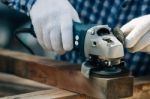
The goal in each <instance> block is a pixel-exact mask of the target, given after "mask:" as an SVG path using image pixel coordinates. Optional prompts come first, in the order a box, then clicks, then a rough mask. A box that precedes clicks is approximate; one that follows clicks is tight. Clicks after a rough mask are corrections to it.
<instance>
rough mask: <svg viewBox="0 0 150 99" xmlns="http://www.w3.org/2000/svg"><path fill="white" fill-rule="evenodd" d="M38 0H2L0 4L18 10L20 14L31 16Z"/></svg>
mask: <svg viewBox="0 0 150 99" xmlns="http://www.w3.org/2000/svg"><path fill="white" fill-rule="evenodd" d="M35 1H36V0H0V2H2V3H5V4H6V5H8V6H10V7H12V8H14V9H15V10H18V11H20V12H23V13H26V14H27V15H29V11H30V9H31V8H32V6H33V4H34V3H35Z"/></svg>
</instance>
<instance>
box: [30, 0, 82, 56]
mask: <svg viewBox="0 0 150 99" xmlns="http://www.w3.org/2000/svg"><path fill="white" fill-rule="evenodd" d="M30 16H31V20H32V24H33V26H34V31H35V33H36V36H37V39H38V42H39V43H40V45H41V46H42V47H43V48H45V49H48V50H51V51H52V50H53V51H55V52H57V53H60V54H62V53H64V52H66V51H70V50H71V49H72V48H73V31H72V26H73V21H76V22H79V21H80V20H79V17H78V14H77V12H76V11H75V9H74V8H73V7H72V6H71V4H70V3H69V2H68V0H37V1H36V2H35V4H34V5H33V7H32V9H31V11H30Z"/></svg>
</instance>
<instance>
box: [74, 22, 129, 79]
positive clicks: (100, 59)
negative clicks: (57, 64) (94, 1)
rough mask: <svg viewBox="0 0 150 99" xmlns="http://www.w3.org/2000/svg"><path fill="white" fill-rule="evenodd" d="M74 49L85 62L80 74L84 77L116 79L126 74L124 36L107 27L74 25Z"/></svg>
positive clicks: (117, 30)
mask: <svg viewBox="0 0 150 99" xmlns="http://www.w3.org/2000/svg"><path fill="white" fill-rule="evenodd" d="M73 33H74V34H73V37H74V49H75V50H77V51H79V52H80V54H81V56H82V57H85V58H86V59H87V60H86V61H85V62H84V63H83V64H82V67H81V72H82V73H83V75H84V76H85V77H88V78H89V77H90V75H93V76H99V77H116V76H120V75H124V74H127V73H128V71H127V69H125V68H124V61H123V57H124V48H123V45H124V36H123V33H122V32H121V30H120V29H119V28H115V29H111V28H110V27H109V26H108V25H97V24H96V25H95V24H81V23H74V28H73Z"/></svg>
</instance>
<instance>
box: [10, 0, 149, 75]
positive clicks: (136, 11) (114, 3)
mask: <svg viewBox="0 0 150 99" xmlns="http://www.w3.org/2000/svg"><path fill="white" fill-rule="evenodd" d="M34 2H35V0H10V3H9V5H10V6H13V7H14V8H15V9H17V10H19V11H21V12H25V13H27V14H28V12H29V11H30V9H31V7H32V5H33V4H34ZM45 2H46V1H45ZM70 3H71V4H72V5H73V7H74V8H75V9H76V10H77V12H78V14H79V16H80V19H81V20H82V22H83V23H98V24H108V25H109V26H110V27H115V26H122V25H123V24H125V23H127V22H129V21H130V20H131V19H133V18H135V17H139V16H142V15H146V14H150V0H70ZM39 13H40V11H39ZM56 59H58V60H64V61H70V62H72V63H81V62H82V61H84V59H81V58H80V55H79V53H78V52H75V51H72V52H68V53H67V54H65V55H62V56H59V55H58V56H57V57H56ZM125 62H126V67H127V68H129V69H130V70H131V71H132V72H133V74H134V75H136V76H138V75H147V74H150V55H149V54H147V53H129V52H128V51H127V50H126V49H125Z"/></svg>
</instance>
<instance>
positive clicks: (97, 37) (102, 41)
mask: <svg viewBox="0 0 150 99" xmlns="http://www.w3.org/2000/svg"><path fill="white" fill-rule="evenodd" d="M18 33H30V34H32V35H33V36H34V37H36V35H35V33H34V31H33V28H31V29H25V28H24V29H18V30H16V32H15V34H16V37H17V39H18V40H19V41H20V42H21V43H22V44H23V45H24V46H25V47H26V48H28V50H29V51H30V52H31V53H33V52H32V50H31V49H30V48H29V47H27V46H26V44H25V43H24V42H23V41H22V40H21V39H20V38H19V36H18ZM73 42H74V49H73V50H76V51H78V52H80V55H81V57H85V58H86V61H85V62H83V63H82V66H81V72H82V74H83V75H84V76H85V77H87V78H89V77H90V76H96V77H106V78H107V77H117V76H121V75H126V74H129V71H128V70H127V69H126V68H125V67H124V60H123V57H124V48H123V45H124V35H123V33H122V31H121V30H120V29H119V28H114V29H112V28H110V27H109V26H108V25H97V24H83V23H77V22H74V24H73Z"/></svg>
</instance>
